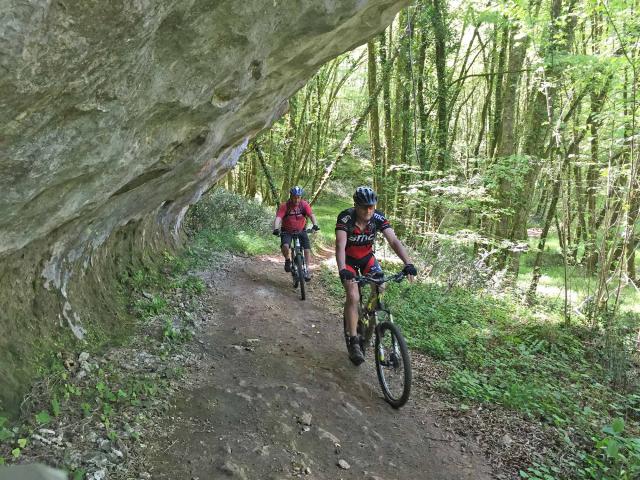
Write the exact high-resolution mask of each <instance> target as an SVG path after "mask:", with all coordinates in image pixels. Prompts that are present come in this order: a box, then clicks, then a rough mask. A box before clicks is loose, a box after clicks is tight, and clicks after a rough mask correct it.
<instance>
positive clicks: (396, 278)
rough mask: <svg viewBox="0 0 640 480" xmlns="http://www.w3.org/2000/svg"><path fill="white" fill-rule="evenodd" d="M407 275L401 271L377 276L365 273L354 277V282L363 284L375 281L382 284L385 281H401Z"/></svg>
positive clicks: (374, 282)
mask: <svg viewBox="0 0 640 480" xmlns="http://www.w3.org/2000/svg"><path fill="white" fill-rule="evenodd" d="M406 276H407V275H406V274H405V273H404V272H402V271H400V272H398V273H396V274H395V275H389V276H387V277H384V276H383V277H375V276H372V275H363V276H357V277H355V278H354V279H353V281H354V282H356V283H358V284H360V285H362V284H364V283H373V284H376V285H382V284H383V283H387V282H397V283H400V282H401V281H402V280H404V279H405V277H406Z"/></svg>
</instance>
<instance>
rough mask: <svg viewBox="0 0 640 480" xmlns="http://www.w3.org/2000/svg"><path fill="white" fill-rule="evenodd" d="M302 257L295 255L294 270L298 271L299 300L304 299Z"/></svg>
mask: <svg viewBox="0 0 640 480" xmlns="http://www.w3.org/2000/svg"><path fill="white" fill-rule="evenodd" d="M303 266H304V264H303V260H302V255H296V270H297V271H298V285H299V286H300V300H304V299H305V298H306V293H305V284H304V268H303Z"/></svg>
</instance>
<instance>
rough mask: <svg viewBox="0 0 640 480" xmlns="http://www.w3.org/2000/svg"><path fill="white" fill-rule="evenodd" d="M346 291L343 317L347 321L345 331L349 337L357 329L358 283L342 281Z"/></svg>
mask: <svg viewBox="0 0 640 480" xmlns="http://www.w3.org/2000/svg"><path fill="white" fill-rule="evenodd" d="M342 285H343V286H344V290H345V293H346V300H345V302H344V318H345V319H346V321H347V331H346V332H345V333H347V334H348V335H349V336H350V337H353V336H355V335H356V334H357V329H358V301H359V298H358V284H357V283H356V282H351V281H344V282H342Z"/></svg>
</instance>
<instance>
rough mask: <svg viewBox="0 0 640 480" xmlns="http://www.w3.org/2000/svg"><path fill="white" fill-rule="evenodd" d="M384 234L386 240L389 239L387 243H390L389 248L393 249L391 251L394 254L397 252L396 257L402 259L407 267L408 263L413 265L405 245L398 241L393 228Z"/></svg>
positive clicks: (386, 230)
mask: <svg viewBox="0 0 640 480" xmlns="http://www.w3.org/2000/svg"><path fill="white" fill-rule="evenodd" d="M382 234H383V235H384V238H386V239H387V242H388V243H389V246H390V247H391V249H392V250H393V251H394V252H396V255H398V257H400V260H402V261H403V262H404V264H405V265H406V264H408V263H413V262H412V261H411V259H410V258H409V254H408V253H407V250H406V249H405V248H404V245H403V244H402V242H401V241H400V240H399V239H398V237H396V232H394V231H393V228H387V229H385V230H384V231H383V232H382Z"/></svg>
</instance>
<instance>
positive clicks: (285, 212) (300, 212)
mask: <svg viewBox="0 0 640 480" xmlns="http://www.w3.org/2000/svg"><path fill="white" fill-rule="evenodd" d="M303 195H304V190H303V189H302V187H298V186H295V187H293V188H292V189H291V190H289V200H288V201H287V202H285V203H282V204H281V205H280V208H278V212H277V213H276V218H275V221H274V223H273V234H274V235H276V236H280V250H281V251H282V255H283V256H284V271H285V272H290V271H291V254H290V246H291V233H292V232H299V235H298V236H299V238H300V245H302V248H303V249H304V259H305V261H306V262H307V273H306V277H305V280H306V281H307V282H308V281H309V280H311V273H310V271H309V267H310V266H311V263H310V261H311V243H310V242H309V236H308V235H307V232H305V226H306V224H307V217H309V218H310V219H311V222H312V223H313V229H314V230H316V231H318V230H320V227H318V221H317V220H316V216H315V215H314V214H313V212H312V211H311V205H309V204H308V203H307V202H305V201H304V200H302V196H303ZM281 227H282V228H281Z"/></svg>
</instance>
